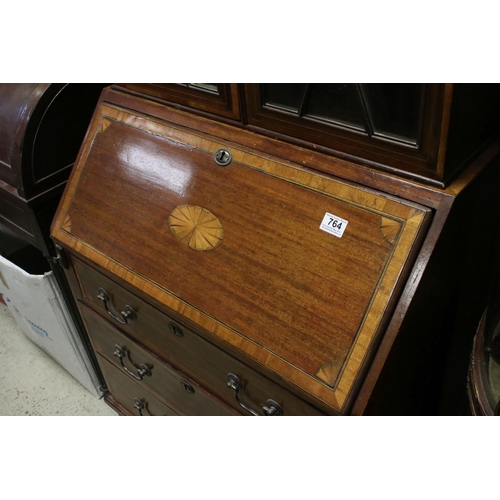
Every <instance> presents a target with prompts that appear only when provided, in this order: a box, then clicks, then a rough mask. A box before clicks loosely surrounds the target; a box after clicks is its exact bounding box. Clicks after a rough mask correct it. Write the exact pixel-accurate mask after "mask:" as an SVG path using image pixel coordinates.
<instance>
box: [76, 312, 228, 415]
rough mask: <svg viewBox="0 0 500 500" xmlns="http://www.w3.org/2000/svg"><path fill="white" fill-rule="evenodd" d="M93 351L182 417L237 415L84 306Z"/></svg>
mask: <svg viewBox="0 0 500 500" xmlns="http://www.w3.org/2000/svg"><path fill="white" fill-rule="evenodd" d="M80 312H81V313H82V317H83V320H84V322H85V324H86V326H87V331H88V332H89V335H90V339H91V341H92V344H93V346H94V349H95V350H96V351H97V352H99V353H100V354H101V355H102V356H104V357H105V358H106V359H107V360H108V361H109V362H111V363H112V364H113V365H115V367H116V368H117V369H118V370H121V371H123V373H124V374H125V375H126V376H127V377H128V378H130V379H131V381H133V382H136V383H137V385H139V386H144V388H145V389H147V390H148V391H149V392H151V393H153V394H154V395H155V396H157V397H158V399H160V400H163V401H165V403H166V404H168V406H170V407H172V408H175V411H176V412H177V413H179V414H181V415H206V416H212V415H220V416H222V415H235V414H236V412H235V411H234V410H233V409H232V408H229V407H228V406H226V405H224V404H222V403H221V402H220V401H217V400H216V399H214V398H213V397H211V396H210V395H209V394H208V393H207V392H206V391H204V390H203V389H202V388H201V387H200V386H199V385H197V384H196V383H194V382H193V381H192V380H190V379H189V378H187V377H185V376H184V375H182V374H181V373H179V372H177V371H176V370H174V369H172V368H171V367H169V366H167V365H166V364H165V363H162V362H161V361H160V360H159V359H158V358H157V357H156V356H153V355H152V354H151V353H149V352H148V351H147V350H146V349H143V348H142V347H141V346H139V345H138V344H137V343H135V342H134V341H132V340H131V339H130V338H128V337H126V336H125V335H124V334H122V333H120V332H119V331H118V330H117V329H116V328H114V327H112V326H111V325H110V324H109V323H108V322H107V321H104V320H102V319H101V318H100V317H99V316H98V315H97V314H96V313H94V312H92V311H91V310H90V309H88V308H87V307H85V306H80Z"/></svg>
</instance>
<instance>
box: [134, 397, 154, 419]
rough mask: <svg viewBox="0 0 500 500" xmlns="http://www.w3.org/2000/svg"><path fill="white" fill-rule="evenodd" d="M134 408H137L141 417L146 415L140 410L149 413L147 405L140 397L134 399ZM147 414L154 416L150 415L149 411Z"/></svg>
mask: <svg viewBox="0 0 500 500" xmlns="http://www.w3.org/2000/svg"><path fill="white" fill-rule="evenodd" d="M134 408H136V409H137V411H138V412H139V415H140V416H141V417H145V416H146V415H143V414H142V410H146V411H147V412H148V413H149V409H148V405H147V403H145V402H144V401H143V400H142V399H139V398H135V399H134ZM149 416H150V417H154V415H151V413H149Z"/></svg>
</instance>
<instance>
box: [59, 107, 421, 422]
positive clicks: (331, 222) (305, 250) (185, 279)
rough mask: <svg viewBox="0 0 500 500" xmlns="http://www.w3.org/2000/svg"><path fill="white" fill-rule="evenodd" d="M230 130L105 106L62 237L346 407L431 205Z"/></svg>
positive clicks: (69, 200) (63, 216) (66, 206)
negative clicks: (221, 133)
mask: <svg viewBox="0 0 500 500" xmlns="http://www.w3.org/2000/svg"><path fill="white" fill-rule="evenodd" d="M230 139H231V138H216V137H212V136H208V135H204V134H201V133H198V132H195V131H193V130H187V129H183V128H182V127H180V126H177V125H175V124H171V123H168V122H162V121H159V120H153V119H147V117H143V116H140V115H135V114H134V113H131V112H128V111H125V110H121V109H118V108H116V107H112V106H108V105H106V104H102V105H101V106H100V107H99V109H98V111H97V112H96V114H95V116H94V120H93V123H92V125H91V130H90V133H89V135H88V140H87V142H86V143H85V144H84V147H83V149H82V151H81V154H80V157H79V160H78V162H77V165H76V167H75V170H74V171H73V175H72V178H71V180H70V184H69V186H68V188H67V190H66V194H65V197H64V199H63V202H62V204H61V206H60V208H59V212H58V214H57V216H56V219H55V222H54V226H53V233H52V236H53V237H54V239H56V240H57V241H59V242H60V243H61V244H63V245H64V246H66V247H68V248H69V249H72V250H73V251H75V252H77V253H79V254H81V255H83V256H84V257H86V258H87V259H89V260H90V261H92V262H95V263H96V264H98V265H99V266H101V267H103V268H105V269H107V270H108V271H110V272H112V273H114V274H115V275H117V276H119V277H120V278H122V279H124V280H125V281H127V282H129V283H131V284H132V285H133V286H135V287H137V288H139V289H140V290H142V291H144V292H146V293H147V294H148V295H150V296H153V297H154V298H155V299H156V300H158V301H159V302H161V303H163V304H165V305H166V306H167V307H169V308H170V309H173V310H175V311H177V312H179V313H180V314H182V315H184V316H186V317H187V318H189V320H190V321H191V322H193V323H195V324H197V325H199V326H200V327H201V328H202V329H203V330H204V331H206V332H208V333H209V334H211V335H214V336H216V337H217V338H218V339H220V340H222V341H223V342H226V343H228V344H230V345H231V346H232V347H233V348H234V349H237V350H239V351H241V352H243V353H245V354H246V355H249V356H251V357H252V358H253V359H254V360H255V361H257V362H258V363H260V364H262V365H264V366H265V367H266V368H268V369H270V370H272V371H273V372H274V373H275V374H276V375H277V376H278V377H279V378H282V379H284V380H286V381H288V382H290V383H292V384H294V385H295V386H297V387H299V388H300V389H301V390H302V391H304V392H306V393H308V394H311V395H312V396H314V397H315V398H317V399H319V400H320V401H322V402H323V403H325V404H326V405H328V406H329V407H331V408H333V409H334V410H335V411H338V412H342V411H344V410H345V407H346V404H347V403H348V401H349V399H350V398H351V396H352V394H353V390H354V388H355V386H356V382H357V381H358V379H359V377H360V374H361V373H362V371H363V368H364V366H365V365H366V363H367V361H369V359H370V356H371V355H372V354H373V351H374V348H375V347H376V344H377V341H378V340H379V338H380V335H381V334H383V327H384V323H385V322H386V320H387V319H388V315H389V314H390V312H391V308H392V307H393V306H394V302H395V300H396V299H397V298H398V297H397V295H398V293H400V291H401V290H400V289H401V285H402V277H403V276H404V270H405V268H406V267H408V264H409V259H410V256H411V255H412V254H413V253H414V250H415V248H416V247H417V245H418V242H419V240H420V237H421V235H422V233H423V227H424V225H425V221H426V220H427V219H428V216H429V212H428V210H426V209H425V208H422V207H419V206H417V205H415V204H412V203H409V202H405V201H403V200H398V199H395V198H391V197H388V196H385V195H383V194H381V193H377V192H374V191H371V190H369V189H365V188H362V187H358V186H353V185H349V184H347V183H344V182H341V181H339V180H336V179H334V178H332V177H328V176H326V175H320V174H317V173H314V172H312V171H308V170H305V169H303V168H301V167H300V166H299V165H296V164H293V163H288V162H285V161H283V160H278V159H276V158H273V157H272V156H271V155H269V156H263V155H262V154H257V153H255V152H253V151H251V150H248V149H244V148H241V147H238V146H237V145H235V144H233V143H231V141H230ZM228 160H229V161H228ZM226 162H227V163H228V164H227V165H224V163H226ZM221 164H222V165H221Z"/></svg>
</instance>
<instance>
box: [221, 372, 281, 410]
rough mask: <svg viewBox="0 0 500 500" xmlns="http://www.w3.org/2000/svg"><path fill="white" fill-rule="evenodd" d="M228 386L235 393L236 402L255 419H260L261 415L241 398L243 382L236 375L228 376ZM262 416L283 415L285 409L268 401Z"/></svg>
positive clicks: (272, 401) (270, 400)
mask: <svg viewBox="0 0 500 500" xmlns="http://www.w3.org/2000/svg"><path fill="white" fill-rule="evenodd" d="M227 386H228V387H229V388H230V389H233V391H234V397H235V398H236V402H237V403H238V404H239V405H240V406H241V407H242V408H243V409H244V410H246V411H247V412H248V413H250V414H252V415H254V416H255V417H260V416H261V414H260V413H258V412H256V411H255V410H253V409H252V408H250V407H249V406H247V405H246V404H245V403H243V401H241V399H240V398H239V392H240V389H241V388H242V387H243V384H242V383H241V380H240V379H239V378H238V377H237V376H236V375H235V374H234V373H228V374H227ZM262 415H264V416H268V417H272V416H276V417H277V416H279V415H283V408H281V406H280V405H279V403H277V402H276V401H275V400H274V399H268V400H267V402H266V405H265V406H263V407H262Z"/></svg>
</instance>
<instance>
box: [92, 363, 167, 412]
mask: <svg viewBox="0 0 500 500" xmlns="http://www.w3.org/2000/svg"><path fill="white" fill-rule="evenodd" d="M96 356H97V361H98V362H99V366H100V368H101V370H102V373H103V375H104V379H105V380H106V384H107V386H108V389H109V391H110V393H111V396H109V395H108V396H106V400H109V399H111V402H109V401H108V404H109V405H110V406H115V405H114V404H112V403H118V404H119V405H120V406H122V407H123V408H124V409H125V410H126V411H127V412H128V413H130V414H131V415H141V416H143V417H156V416H164V417H170V416H177V414H176V413H175V412H174V411H173V410H171V409H170V408H169V407H168V406H165V405H164V404H163V403H161V402H160V401H159V400H158V399H156V398H155V397H154V396H153V395H152V394H151V393H149V392H148V391H147V390H146V389H145V388H144V387H141V386H140V385H138V384H136V383H135V382H134V381H133V380H130V378H129V377H127V376H126V375H125V374H123V373H121V372H120V371H119V370H118V369H116V368H115V367H114V366H113V365H112V364H111V363H110V362H109V361H107V360H106V359H105V358H104V357H103V356H101V355H100V354H99V353H97V354H96Z"/></svg>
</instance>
